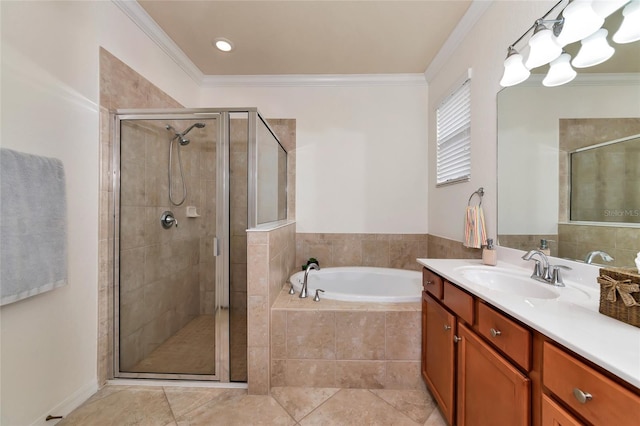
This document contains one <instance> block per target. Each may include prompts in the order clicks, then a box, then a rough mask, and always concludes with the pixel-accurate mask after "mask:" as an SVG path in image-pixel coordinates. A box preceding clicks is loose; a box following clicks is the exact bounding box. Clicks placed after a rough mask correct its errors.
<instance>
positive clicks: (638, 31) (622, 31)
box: [613, 0, 640, 44]
mask: <svg viewBox="0 0 640 426" xmlns="http://www.w3.org/2000/svg"><path fill="white" fill-rule="evenodd" d="M622 16H624V19H623V21H622V24H621V25H620V28H619V29H618V31H616V33H615V34H614V35H613V41H615V42H616V43H618V44H624V43H631V42H634V41H638V40H640V0H631V2H629V4H628V5H626V6H625V8H624V9H622Z"/></svg>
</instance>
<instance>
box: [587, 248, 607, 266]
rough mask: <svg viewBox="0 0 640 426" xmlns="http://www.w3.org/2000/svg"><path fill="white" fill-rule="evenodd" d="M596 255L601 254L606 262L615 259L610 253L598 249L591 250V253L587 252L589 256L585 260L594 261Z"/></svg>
mask: <svg viewBox="0 0 640 426" xmlns="http://www.w3.org/2000/svg"><path fill="white" fill-rule="evenodd" d="M596 256H600V257H601V258H602V260H604V261H605V262H611V261H612V260H613V257H611V256H609V253H606V252H604V251H601V250H596V251H591V252H589V254H587V257H586V258H585V259H584V262H585V263H591V262H593V258H594V257H596Z"/></svg>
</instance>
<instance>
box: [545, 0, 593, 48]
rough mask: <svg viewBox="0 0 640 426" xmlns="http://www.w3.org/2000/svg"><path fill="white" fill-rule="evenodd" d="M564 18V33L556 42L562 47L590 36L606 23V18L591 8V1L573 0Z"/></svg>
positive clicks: (561, 33) (566, 9) (563, 15)
mask: <svg viewBox="0 0 640 426" xmlns="http://www.w3.org/2000/svg"><path fill="white" fill-rule="evenodd" d="M562 17H563V18H564V22H563V23H562V31H560V34H559V35H558V37H557V40H556V41H557V43H558V44H559V45H560V46H561V47H563V46H566V45H567V44H571V43H573V42H575V41H578V40H582V39H583V38H585V37H588V36H590V35H591V34H593V33H595V32H596V31H598V29H600V27H602V24H603V23H604V18H603V17H602V16H600V15H598V14H597V13H596V12H595V11H594V10H593V7H591V0H573V1H572V2H571V3H569V5H568V6H567V7H566V8H565V9H564V10H563V11H562Z"/></svg>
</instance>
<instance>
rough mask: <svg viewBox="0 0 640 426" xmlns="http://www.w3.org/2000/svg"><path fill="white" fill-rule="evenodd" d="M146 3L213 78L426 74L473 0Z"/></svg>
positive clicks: (184, 0)
mask: <svg viewBox="0 0 640 426" xmlns="http://www.w3.org/2000/svg"><path fill="white" fill-rule="evenodd" d="M138 3H139V4H140V5H141V6H142V7H143V8H144V9H145V11H146V12H147V13H148V14H149V15H150V16H151V18H152V19H153V20H154V21H155V22H156V23H157V24H158V25H159V26H160V27H161V28H162V30H163V31H164V32H165V33H166V34H167V35H168V36H169V37H171V39H172V40H173V41H174V42H175V43H176V44H177V45H178V46H179V47H180V48H181V49H182V51H183V52H184V53H185V54H186V55H187V56H188V57H189V59H190V60H191V61H192V62H193V63H194V64H195V65H196V66H197V67H198V68H199V69H200V71H201V72H202V73H203V74H205V75H286V74H395V73H423V72H424V71H425V70H426V69H427V67H428V66H429V64H430V63H431V61H432V60H433V59H434V57H435V56H436V54H437V53H438V51H439V50H440V48H441V47H442V45H443V44H444V43H445V41H446V40H447V38H448V37H449V35H450V34H451V32H452V31H453V30H454V28H455V27H456V25H457V24H458V22H459V21H460V20H461V19H462V17H463V16H464V14H465V12H466V11H467V9H468V8H469V6H470V5H471V3H472V1H471V0H445V1H437V0H413V1H400V0H387V1H367V0H360V1H346V0H341V1H328V0H319V1H313V0H298V1H271V0H263V1H240V0H235V1H213V0H209V1H190V0H169V1H157V0H156V1H152V0H138ZM218 37H223V38H226V39H228V40H230V41H232V42H233V44H234V46H235V48H234V50H233V51H231V52H226V53H225V52H220V51H218V50H217V49H216V48H214V47H213V45H212V41H213V40H215V39H216V38H218Z"/></svg>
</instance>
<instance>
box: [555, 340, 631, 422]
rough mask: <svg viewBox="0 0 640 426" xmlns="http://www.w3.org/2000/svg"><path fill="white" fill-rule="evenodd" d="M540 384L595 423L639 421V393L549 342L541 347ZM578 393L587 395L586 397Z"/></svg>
mask: <svg viewBox="0 0 640 426" xmlns="http://www.w3.org/2000/svg"><path fill="white" fill-rule="evenodd" d="M542 383H543V384H544V386H546V387H547V388H548V389H549V390H550V391H551V392H553V393H554V394H555V395H556V396H557V397H558V398H559V399H560V400H561V401H562V402H564V403H566V404H567V405H568V406H569V407H571V408H572V409H573V410H574V411H575V412H576V413H578V414H580V416H582V417H584V418H585V419H586V420H587V421H588V422H590V423H593V424H594V425H595V426H598V425H616V426H626V425H629V426H630V425H634V426H636V425H637V424H638V418H639V417H638V416H640V396H638V395H634V393H632V392H631V391H629V390H627V389H625V388H624V387H622V386H620V385H619V384H617V383H615V382H614V381H613V380H611V379H609V378H608V377H605V376H604V375H602V374H601V373H599V372H597V371H595V370H594V369H593V368H591V367H589V366H588V365H586V364H584V363H583V362H581V361H579V360H577V359H575V358H574V357H573V356H571V355H569V354H567V353H566V352H564V351H563V350H561V349H559V348H557V347H555V346H553V345H551V344H550V343H548V342H545V343H544V348H543V366H542ZM581 393H582V395H585V394H588V395H590V398H589V397H588V396H587V399H586V400H585V399H584V397H583V396H581ZM579 399H582V401H584V402H580V400H579Z"/></svg>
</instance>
